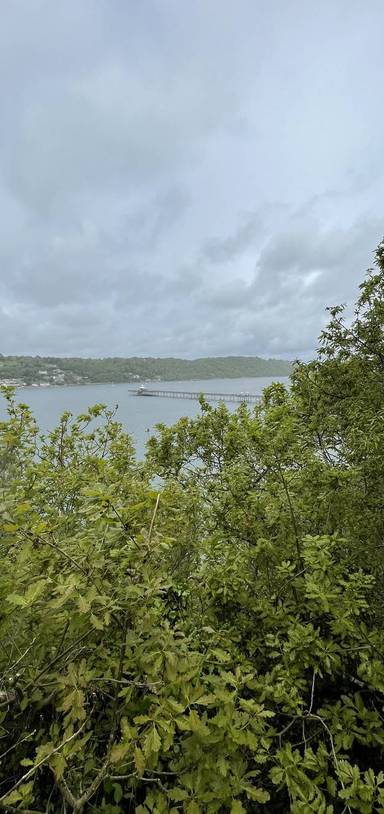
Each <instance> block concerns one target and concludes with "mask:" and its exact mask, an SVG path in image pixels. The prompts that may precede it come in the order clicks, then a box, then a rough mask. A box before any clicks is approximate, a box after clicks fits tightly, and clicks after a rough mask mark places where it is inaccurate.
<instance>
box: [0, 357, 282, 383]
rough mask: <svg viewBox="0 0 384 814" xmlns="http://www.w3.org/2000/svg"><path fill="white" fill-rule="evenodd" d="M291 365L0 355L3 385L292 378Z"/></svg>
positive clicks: (250, 359) (251, 360)
mask: <svg viewBox="0 0 384 814" xmlns="http://www.w3.org/2000/svg"><path fill="white" fill-rule="evenodd" d="M291 370H292V364H291V362H287V361H284V359H261V358H260V357H258V356H223V357H222V356H217V357H207V358H204V359H172V358H170V359H155V358H151V357H147V358H142V357H139V356H134V357H131V358H128V359H124V358H120V357H116V358H110V359H80V358H73V359H59V358H56V357H53V356H52V357H51V356H46V357H40V356H0V382H1V380H2V379H3V380H4V379H18V380H20V381H22V382H23V383H25V384H33V383H50V384H89V383H91V382H131V381H137V380H140V381H151V380H156V379H163V380H165V381H177V380H178V379H184V380H188V379H189V380H192V379H220V378H223V379H233V378H242V377H246V376H289V374H290V372H291Z"/></svg>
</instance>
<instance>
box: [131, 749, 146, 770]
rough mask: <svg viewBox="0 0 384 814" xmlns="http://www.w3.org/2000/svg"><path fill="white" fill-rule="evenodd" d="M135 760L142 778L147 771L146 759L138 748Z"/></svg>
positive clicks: (134, 754)
mask: <svg viewBox="0 0 384 814" xmlns="http://www.w3.org/2000/svg"><path fill="white" fill-rule="evenodd" d="M133 759H134V761H135V766H136V771H137V774H138V775H139V777H142V776H143V774H144V771H145V757H144V755H143V752H142V751H141V749H139V748H138V747H136V749H135V751H134V753H133Z"/></svg>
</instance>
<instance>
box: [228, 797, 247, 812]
mask: <svg viewBox="0 0 384 814" xmlns="http://www.w3.org/2000/svg"><path fill="white" fill-rule="evenodd" d="M245 812H246V809H245V808H244V806H243V804H242V803H241V802H240V800H233V801H232V805H231V814H245Z"/></svg>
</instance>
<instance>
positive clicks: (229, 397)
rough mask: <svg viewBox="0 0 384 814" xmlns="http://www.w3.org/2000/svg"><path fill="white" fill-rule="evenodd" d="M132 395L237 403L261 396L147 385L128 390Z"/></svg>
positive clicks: (249, 401) (254, 399) (255, 402)
mask: <svg viewBox="0 0 384 814" xmlns="http://www.w3.org/2000/svg"><path fill="white" fill-rule="evenodd" d="M129 392H130V393H132V395H134V396H142V397H144V396H146V397H150V398H151V397H152V398H153V397H155V398H165V399H195V400H198V399H199V398H200V396H203V397H204V399H205V400H206V401H229V402H237V403H238V404H244V403H245V404H259V403H260V400H261V396H258V395H255V394H254V393H201V392H193V391H190V390H152V389H149V388H147V387H139V389H138V390H129Z"/></svg>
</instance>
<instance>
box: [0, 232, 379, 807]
mask: <svg viewBox="0 0 384 814" xmlns="http://www.w3.org/2000/svg"><path fill="white" fill-rule="evenodd" d="M383 256H384V249H383V246H380V247H379V249H378V251H377V263H378V271H377V272H375V273H374V272H370V273H369V275H368V277H367V278H366V280H365V281H364V283H363V284H362V288H361V295H360V299H359V302H358V305H357V311H356V315H355V319H354V321H353V322H352V324H351V325H349V324H348V323H347V322H346V321H345V320H344V319H343V314H342V313H341V312H340V310H339V309H332V311H331V320H330V325H329V326H328V328H327V330H326V331H325V332H324V334H323V336H322V337H321V346H320V351H319V355H318V358H317V359H316V360H315V361H314V362H312V363H310V364H307V365H298V366H297V367H296V369H295V372H294V374H293V377H292V386H291V388H290V390H289V392H288V391H287V390H286V389H285V388H284V387H283V386H282V385H278V384H277V385H274V386H272V387H271V388H269V389H268V390H266V391H265V393H264V399H263V403H262V405H261V406H260V407H257V408H255V409H254V410H252V411H249V410H248V409H247V408H246V407H245V406H241V407H240V408H239V410H237V411H236V412H235V413H229V412H228V411H227V409H226V408H225V407H224V406H223V405H221V406H219V407H218V408H216V409H213V408H212V407H211V406H209V405H208V404H204V402H202V404H201V407H202V409H201V415H199V416H198V417H197V418H196V419H193V420H189V419H182V420H181V421H179V422H178V423H177V424H176V425H175V426H174V427H170V428H169V427H165V426H159V428H158V433H157V436H156V437H154V438H152V439H151V440H150V441H149V443H148V454H147V457H146V460H145V462H144V463H143V464H137V463H136V462H135V460H134V454H133V447H132V443H131V441H130V439H129V437H128V436H127V435H126V433H125V432H124V431H123V429H122V427H121V426H120V425H119V424H118V423H117V422H116V421H115V417H114V415H113V414H112V413H111V412H110V411H108V410H106V409H105V408H103V407H102V406H96V407H94V408H91V409H90V410H89V411H88V413H87V414H85V415H83V416H80V417H78V418H77V419H74V418H73V417H72V416H71V415H70V414H68V413H66V414H64V416H63V417H62V419H61V422H60V424H59V426H58V428H57V429H56V430H54V431H53V432H52V433H51V434H50V435H49V436H48V437H46V438H44V437H41V436H40V435H39V431H38V428H37V427H36V425H35V422H34V419H33V416H32V415H31V413H30V411H29V409H28V407H27V406H26V405H19V404H16V402H15V399H14V394H13V393H12V391H10V390H5V391H4V395H5V397H6V399H7V401H8V411H9V417H8V420H7V421H5V422H3V424H1V425H0V490H1V496H0V501H1V504H0V511H1V525H0V546H1V555H2V569H1V573H0V591H1V599H2V602H1V617H0V641H1V649H0V675H1V683H0V734H1V738H0V743H1V746H0V752H1V754H0V808H1V809H2V810H4V811H8V812H24V814H27V812H30V814H32V812H35V814H36V813H37V812H39V813H40V814H43V812H46V813H47V814H52V812H71V811H72V812H84V813H85V812H86V813H87V814H91V812H98V811H99V812H106V814H120V812H121V813H122V812H137V814H148V812H154V814H156V813H157V814H163V812H171V814H175V813H176V812H187V814H197V813H198V812H201V813H202V814H203V813H204V812H208V814H209V813H210V812H232V814H239V812H257V811H262V810H263V811H265V812H271V813H272V814H275V813H276V814H283V813H284V812H287V811H291V812H293V814H309V813H310V812H323V814H332V812H334V814H342V813H344V812H361V813H362V814H370V812H384V773H383V770H382V767H383V757H384V717H383V701H384V629H383V595H382V594H383V579H382V577H383V565H384V558H383V548H382V546H383V543H382V540H383V497H382V472H383V463H384V461H383V454H384V444H383V442H384V431H383V421H382V418H383V408H384V393H383V386H384V382H383V366H384V336H383V325H384V312H383V302H384V296H383V294H384V259H383ZM382 346H383V347H382ZM156 487H157V488H156Z"/></svg>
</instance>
